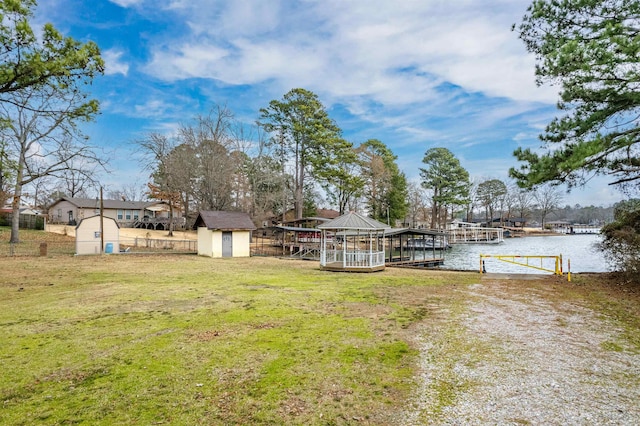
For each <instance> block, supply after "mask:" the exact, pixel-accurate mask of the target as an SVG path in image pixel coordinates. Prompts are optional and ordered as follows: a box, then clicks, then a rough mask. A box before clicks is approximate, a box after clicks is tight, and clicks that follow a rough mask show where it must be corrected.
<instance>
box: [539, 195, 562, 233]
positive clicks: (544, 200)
mask: <svg viewBox="0 0 640 426" xmlns="http://www.w3.org/2000/svg"><path fill="white" fill-rule="evenodd" d="M533 198H534V199H535V200H536V204H537V207H538V209H539V210H540V217H541V222H542V229H544V224H545V221H546V218H547V216H548V215H549V213H552V212H553V211H555V210H557V209H558V207H560V203H561V202H562V194H561V193H560V191H559V190H558V189H557V188H556V187H554V186H552V185H549V184H547V185H543V186H541V187H539V188H537V189H536V190H535V191H534V193H533Z"/></svg>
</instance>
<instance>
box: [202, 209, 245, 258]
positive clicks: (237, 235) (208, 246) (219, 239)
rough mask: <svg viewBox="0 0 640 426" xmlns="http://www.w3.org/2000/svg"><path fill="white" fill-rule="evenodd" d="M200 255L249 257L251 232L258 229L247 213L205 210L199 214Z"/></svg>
mask: <svg viewBox="0 0 640 426" xmlns="http://www.w3.org/2000/svg"><path fill="white" fill-rule="evenodd" d="M193 228H194V229H196V230H197V231H198V255H200V256H209V257H249V256H250V255H251V231H253V230H254V229H256V227H255V225H254V224H253V222H252V221H251V218H250V217H249V215H248V214H247V213H242V212H225V211H210V210H205V211H201V212H200V213H198V217H197V218H196V222H195V224H194V225H193Z"/></svg>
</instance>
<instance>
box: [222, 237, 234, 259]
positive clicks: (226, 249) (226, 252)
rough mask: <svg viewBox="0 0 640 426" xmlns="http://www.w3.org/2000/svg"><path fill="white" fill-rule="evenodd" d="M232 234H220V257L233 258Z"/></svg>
mask: <svg viewBox="0 0 640 426" xmlns="http://www.w3.org/2000/svg"><path fill="white" fill-rule="evenodd" d="M232 235H233V233H232V232H224V231H223V232H222V257H232V256H233V237H232Z"/></svg>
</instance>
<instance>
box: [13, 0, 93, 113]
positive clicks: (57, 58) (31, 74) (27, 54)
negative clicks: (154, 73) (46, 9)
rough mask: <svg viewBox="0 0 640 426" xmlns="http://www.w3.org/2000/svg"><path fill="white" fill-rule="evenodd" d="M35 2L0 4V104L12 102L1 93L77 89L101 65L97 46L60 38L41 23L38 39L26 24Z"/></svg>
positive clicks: (31, 16)
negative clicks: (59, 87) (52, 87)
mask: <svg viewBox="0 0 640 426" xmlns="http://www.w3.org/2000/svg"><path fill="white" fill-rule="evenodd" d="M36 4H37V2H36V1H35V0H11V1H6V0H5V1H2V2H0V17H1V18H2V19H0V94H2V96H0V102H10V103H12V102H13V99H12V98H5V97H4V94H8V93H13V92H18V91H22V90H24V89H28V88H32V87H41V86H47V85H51V84H63V85H66V86H67V88H68V90H72V89H73V88H75V87H78V85H77V82H78V81H85V80H86V79H89V80H91V79H92V78H93V76H94V75H95V74H96V73H101V72H102V71H103V69H104V63H103V61H102V59H101V58H100V51H99V49H98V46H97V45H96V44H95V43H93V42H87V43H81V42H78V41H76V40H74V39H73V38H71V37H63V36H62V35H61V34H60V32H58V31H57V30H56V29H55V28H54V27H53V25H51V24H45V25H44V27H43V29H42V31H41V35H40V37H39V38H38V37H37V36H36V34H35V32H34V31H33V29H32V28H31V25H30V24H29V20H30V19H32V18H33V9H34V8H35V7H36Z"/></svg>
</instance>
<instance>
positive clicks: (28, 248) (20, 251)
mask: <svg viewBox="0 0 640 426" xmlns="http://www.w3.org/2000/svg"><path fill="white" fill-rule="evenodd" d="M43 250H44V251H43ZM75 251H76V245H75V242H73V241H68V242H43V241H41V240H21V241H20V242H19V243H8V242H4V241H3V242H1V243H0V257H7V256H71V255H73V254H74V253H75Z"/></svg>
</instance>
